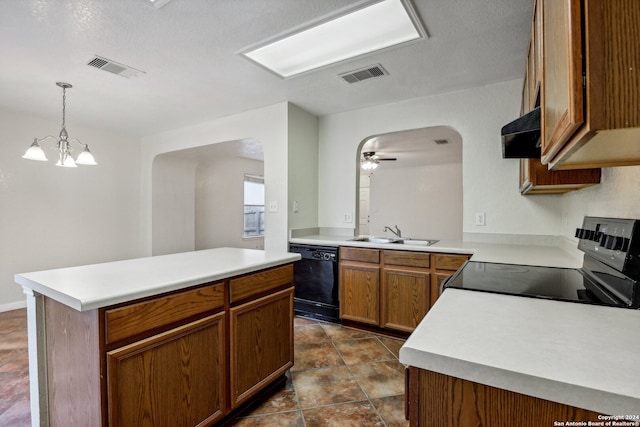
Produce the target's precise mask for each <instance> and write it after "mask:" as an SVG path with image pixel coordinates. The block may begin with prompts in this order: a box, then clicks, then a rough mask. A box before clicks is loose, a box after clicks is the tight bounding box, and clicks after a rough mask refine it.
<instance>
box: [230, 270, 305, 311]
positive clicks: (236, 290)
mask: <svg viewBox="0 0 640 427" xmlns="http://www.w3.org/2000/svg"><path fill="white" fill-rule="evenodd" d="M291 283H293V264H287V265H284V266H282V267H276V268H271V269H269V270H265V271H261V272H258V273H253V274H249V275H247V276H243V277H239V278H237V279H232V280H231V281H230V282H229V286H230V289H231V303H232V304H233V303H236V302H238V301H241V300H243V299H247V298H250V297H253V296H257V295H260V294H264V293H266V292H268V291H272V290H275V289H278V288H280V287H283V286H286V285H289V284H291Z"/></svg>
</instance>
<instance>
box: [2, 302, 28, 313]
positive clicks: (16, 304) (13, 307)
mask: <svg viewBox="0 0 640 427" xmlns="http://www.w3.org/2000/svg"><path fill="white" fill-rule="evenodd" d="M26 307H27V300H24V301H16V302H10V303H8V304H0V313H2V312H3V311H11V310H18V309H21V308H26Z"/></svg>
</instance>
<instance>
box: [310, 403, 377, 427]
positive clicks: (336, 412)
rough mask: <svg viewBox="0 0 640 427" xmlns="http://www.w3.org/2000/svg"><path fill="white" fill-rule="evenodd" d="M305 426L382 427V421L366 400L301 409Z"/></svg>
mask: <svg viewBox="0 0 640 427" xmlns="http://www.w3.org/2000/svg"><path fill="white" fill-rule="evenodd" d="M303 414H304V420H305V423H306V426H307V427H338V426H339V427H382V426H384V423H383V422H382V420H381V419H380V417H379V416H378V414H377V413H376V411H375V409H374V408H373V407H372V406H371V404H370V403H369V402H368V401H363V402H352V403H344V404H341V405H333V406H329V407H322V408H315V409H308V410H305V411H303Z"/></svg>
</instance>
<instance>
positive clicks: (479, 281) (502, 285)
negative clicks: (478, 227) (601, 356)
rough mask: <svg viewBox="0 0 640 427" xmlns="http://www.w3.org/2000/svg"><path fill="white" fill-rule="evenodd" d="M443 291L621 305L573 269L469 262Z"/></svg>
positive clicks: (579, 271) (451, 278) (446, 284)
mask: <svg viewBox="0 0 640 427" xmlns="http://www.w3.org/2000/svg"><path fill="white" fill-rule="evenodd" d="M444 288H457V289H465V290H472V291H484V292H493V293H500V294H506V295H518V296H525V297H533V298H546V299H553V300H558V301H569V302H580V303H587V304H604V305H613V306H624V304H622V303H621V302H620V301H618V300H617V299H615V298H613V297H611V296H609V295H602V292H601V290H600V289H599V288H598V287H597V286H596V285H595V284H594V282H593V281H591V280H590V279H589V278H588V277H586V276H585V275H584V274H583V273H582V272H581V270H579V269H574V268H556V267H538V266H529V265H512V264H499V263H489V262H478V261H468V262H467V263H466V264H465V265H464V266H463V267H462V268H461V269H460V270H458V272H457V273H456V274H454V275H453V276H451V277H450V278H449V279H448V280H447V281H446V282H445V284H444Z"/></svg>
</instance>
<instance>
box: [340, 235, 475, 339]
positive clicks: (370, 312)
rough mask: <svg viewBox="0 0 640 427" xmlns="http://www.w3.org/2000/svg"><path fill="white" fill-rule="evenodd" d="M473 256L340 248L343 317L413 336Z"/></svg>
mask: <svg viewBox="0 0 640 427" xmlns="http://www.w3.org/2000/svg"><path fill="white" fill-rule="evenodd" d="M467 259H469V256H468V255H453V254H434V253H430V252H416V251H400V250H389V249H384V250H380V249H364V248H352V247H341V248H340V278H339V280H340V317H341V319H343V320H346V321H352V322H355V323H358V324H361V325H368V326H373V327H378V328H382V329H383V330H389V331H396V332H400V333H410V332H412V331H413V330H414V329H415V327H416V326H418V324H419V323H420V321H421V320H422V318H423V317H424V316H425V315H426V314H427V312H428V311H429V309H430V308H431V307H432V306H433V304H434V303H435V301H436V299H437V298H438V295H439V293H440V290H439V289H440V284H441V281H442V280H444V279H445V278H447V277H449V276H450V275H451V274H453V273H454V272H455V271H456V270H457V269H458V268H459V267H460V266H461V265H462V264H463V263H464V262H465V261H466V260H467Z"/></svg>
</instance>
